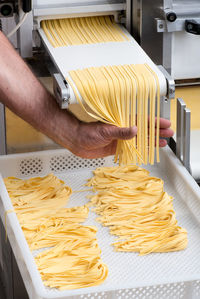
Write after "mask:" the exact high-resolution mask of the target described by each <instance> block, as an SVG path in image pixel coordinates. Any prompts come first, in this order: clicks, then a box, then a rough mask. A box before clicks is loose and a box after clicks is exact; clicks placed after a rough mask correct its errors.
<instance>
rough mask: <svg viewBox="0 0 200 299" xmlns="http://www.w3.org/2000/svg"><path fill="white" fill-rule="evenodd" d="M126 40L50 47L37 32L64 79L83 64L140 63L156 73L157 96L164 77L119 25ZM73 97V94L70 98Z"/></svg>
mask: <svg viewBox="0 0 200 299" xmlns="http://www.w3.org/2000/svg"><path fill="white" fill-rule="evenodd" d="M121 28H122V29H123V31H124V32H125V33H126V35H127V36H128V37H129V39H130V41H125V42H109V43H99V44H87V45H78V46H65V47H58V48H54V47H53V46H52V45H51V44H50V42H49V41H48V39H47V37H46V35H45V33H44V31H43V30H42V29H41V28H40V29H39V30H38V31H39V33H40V36H41V38H42V40H43V42H44V45H45V46H46V48H47V50H48V52H49V54H50V56H51V58H52V60H53V61H54V63H55V65H56V66H57V67H58V69H59V71H60V73H61V74H62V75H63V77H64V78H66V77H69V74H68V73H69V71H71V70H76V69H82V68H87V67H98V66H107V65H123V64H142V63H147V64H148V65H149V66H150V67H151V68H152V69H153V70H154V71H155V72H156V74H157V76H158V79H159V83H160V90H161V95H162V96H165V95H166V93H167V85H166V79H165V77H164V75H163V74H162V73H161V71H160V70H159V69H158V67H157V66H156V65H155V64H154V63H153V61H152V60H151V59H150V58H149V56H148V55H147V54H146V53H145V52H144V51H143V49H142V48H141V47H140V46H139V45H138V43H137V42H136V41H135V39H134V38H133V37H132V36H131V35H130V34H129V33H128V32H127V30H126V29H125V28H124V27H122V26H121ZM73 98H74V99H75V96H74V97H73Z"/></svg>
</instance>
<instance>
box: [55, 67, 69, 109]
mask: <svg viewBox="0 0 200 299" xmlns="http://www.w3.org/2000/svg"><path fill="white" fill-rule="evenodd" d="M53 90H54V94H55V97H56V101H57V102H58V104H59V106H60V108H61V109H67V108H68V106H69V104H70V92H69V88H68V84H67V82H66V81H65V80H64V79H63V77H62V76H61V74H59V73H57V74H54V75H53Z"/></svg>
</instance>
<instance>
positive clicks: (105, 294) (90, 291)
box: [0, 147, 200, 299]
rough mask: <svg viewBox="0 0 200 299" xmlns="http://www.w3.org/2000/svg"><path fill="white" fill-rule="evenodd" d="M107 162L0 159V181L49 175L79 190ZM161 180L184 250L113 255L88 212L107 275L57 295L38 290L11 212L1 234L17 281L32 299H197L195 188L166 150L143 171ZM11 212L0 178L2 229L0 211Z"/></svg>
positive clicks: (50, 155)
mask: <svg viewBox="0 0 200 299" xmlns="http://www.w3.org/2000/svg"><path fill="white" fill-rule="evenodd" d="M112 164H113V162H112V158H106V159H97V160H84V159H80V158H77V157H75V156H73V155H72V154H71V153H69V152H68V151H67V150H55V151H44V152H36V153H28V154H18V155H9V156H3V157H0V172H1V173H2V176H3V177H7V176H17V177H21V178H26V177H30V176H31V177H33V176H38V175H40V176H42V175H45V174H48V173H50V172H53V173H54V174H56V175H57V176H58V177H59V178H62V179H64V180H65V181H66V183H67V184H69V185H70V186H71V187H72V189H73V190H80V188H81V185H82V184H83V183H85V181H86V179H87V178H89V177H91V175H92V173H91V170H93V169H95V168H96V167H98V166H101V165H112ZM145 168H147V169H149V170H150V171H151V174H152V175H154V176H158V177H160V178H162V179H163V180H164V181H165V189H166V191H167V192H168V193H169V194H170V195H173V196H174V198H175V200H174V208H175V211H176V214H177V219H178V223H179V225H181V226H183V227H184V228H186V229H187V231H188V238H189V245H188V248H187V249H186V250H184V251H180V252H172V253H162V254H159V253H154V254H150V255H147V256H144V257H140V256H138V254H137V253H123V252H122V253H116V252H114V251H113V248H112V246H111V245H110V244H111V242H112V240H113V237H111V236H110V235H109V233H108V229H107V228H104V227H102V226H101V225H100V224H98V223H96V222H95V214H94V213H92V212H90V214H89V220H87V222H86V224H88V223H90V224H95V225H96V226H97V227H98V234H97V238H98V242H99V245H100V247H101V249H102V259H103V261H104V262H105V263H106V264H107V265H108V268H109V276H108V278H107V279H106V281H105V282H104V283H103V284H102V285H100V286H97V287H91V288H84V289H77V290H70V291H59V290H56V289H50V288H46V287H44V285H43V283H42V280H41V278H40V275H39V272H38V271H37V268H36V265H35V262H34V258H33V255H32V253H31V252H30V250H29V247H28V245H27V243H26V240H25V238H24V235H23V232H22V230H21V227H20V225H19V222H18V220H17V217H16V215H15V213H10V214H8V215H7V234H8V238H9V241H10V243H11V247H12V249H13V252H14V255H15V257H16V260H17V263H18V266H19V269H20V272H21V275H22V278H23V281H24V283H25V286H26V289H27V291H28V294H29V297H30V298H32V299H47V298H49V299H50V298H54V299H56V298H62V299H64V298H69V297H70V298H73V299H79V298H101V299H107V298H121V299H122V298H131V299H132V298H133V299H134V298H135V299H136V298H137V299H138V298H148V299H149V298H152V299H156V298H159V299H161V298H176V299H177V298H188V299H190V298H199V297H200V283H199V281H198V280H200V224H199V219H200V189H199V187H198V185H197V184H196V183H195V181H194V180H193V178H192V177H191V176H190V175H189V173H188V172H187V171H186V169H185V168H184V167H183V166H182V164H181V163H180V162H179V160H178V159H177V158H176V157H175V156H174V154H173V153H172V151H171V150H170V149H169V148H168V147H167V148H165V149H163V150H161V163H160V164H158V165H154V166H148V167H145ZM85 195H87V193H86V192H85V193H76V194H74V195H73V196H72V198H71V200H70V204H69V206H73V205H81V204H84V203H85V202H86V199H85ZM10 209H12V204H11V201H10V199H9V197H8V194H7V191H6V189H5V185H4V183H3V180H2V178H0V214H1V219H2V221H3V223H4V224H5V211H7V210H10Z"/></svg>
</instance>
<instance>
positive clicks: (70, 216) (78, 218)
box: [4, 174, 108, 290]
mask: <svg viewBox="0 0 200 299" xmlns="http://www.w3.org/2000/svg"><path fill="white" fill-rule="evenodd" d="M4 182H5V185H6V187H7V191H8V193H9V196H10V198H11V200H12V203H13V206H14V211H15V212H16V214H17V217H18V219H19V222H20V224H21V227H22V229H23V232H24V235H25V237H26V240H27V243H28V245H29V247H30V249H31V250H36V249H41V248H46V247H51V249H48V250H45V251H43V252H42V253H40V254H38V255H37V256H36V258H35V260H36V263H37V265H38V269H39V271H40V274H41V276H42V279H43V280H44V284H45V285H46V286H50V287H56V288H59V289H61V290H62V289H73V288H80V287H87V286H92V285H98V284H100V283H102V282H103V281H104V280H105V279H106V277H107V274H108V269H107V266H106V265H105V264H103V262H102V260H101V256H100V255H101V251H100V248H99V247H98V243H97V240H96V232H97V229H96V227H94V226H84V225H81V224H80V223H81V222H83V221H85V219H86V218H87V217H88V212H89V209H88V207H86V206H81V207H73V208H64V206H65V205H66V203H67V201H68V199H69V196H70V195H71V193H72V190H71V188H70V187H68V186H66V185H65V184H64V182H63V181H62V180H59V179H58V178H57V177H56V176H54V175H53V174H49V175H47V176H45V177H43V178H41V177H37V178H31V179H28V180H21V179H17V178H14V177H9V178H6V179H4ZM8 212H10V211H8Z"/></svg>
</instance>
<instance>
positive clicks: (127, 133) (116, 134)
mask: <svg viewBox="0 0 200 299" xmlns="http://www.w3.org/2000/svg"><path fill="white" fill-rule="evenodd" d="M136 134H137V127H136V126H134V127H129V128H119V127H116V126H109V128H107V130H106V136H104V137H105V138H111V139H123V140H127V139H131V138H133V137H135V136H136Z"/></svg>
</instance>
